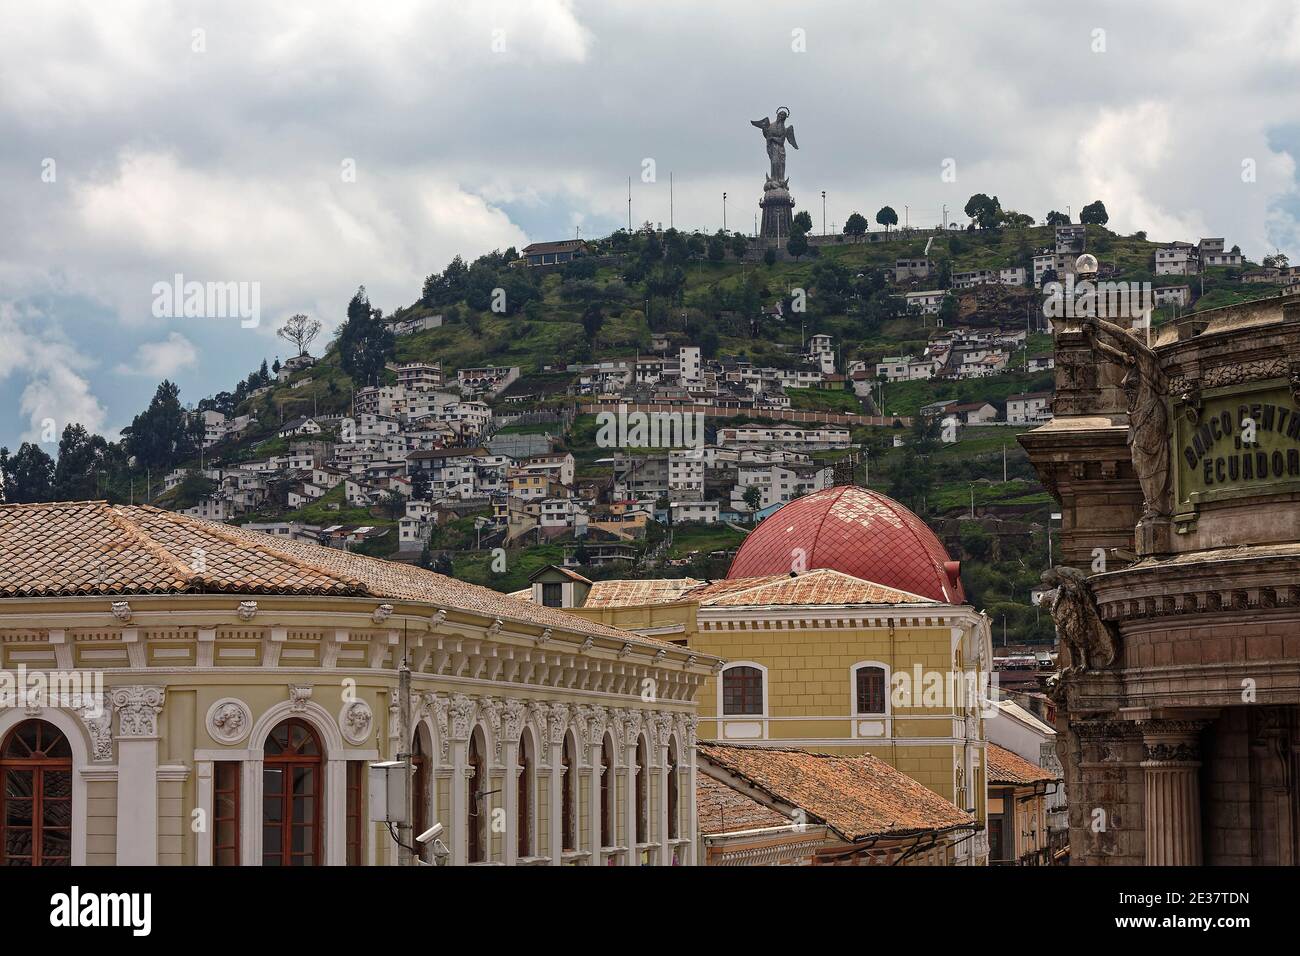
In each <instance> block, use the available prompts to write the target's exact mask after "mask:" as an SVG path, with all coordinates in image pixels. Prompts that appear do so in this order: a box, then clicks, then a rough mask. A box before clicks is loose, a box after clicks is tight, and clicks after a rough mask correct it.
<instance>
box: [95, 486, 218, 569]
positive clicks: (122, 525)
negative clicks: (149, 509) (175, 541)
mask: <svg viewBox="0 0 1300 956" xmlns="http://www.w3.org/2000/svg"><path fill="white" fill-rule="evenodd" d="M94 504H95V508H94V509H92V510H98V511H103V512H105V513H106V514H107V515H108V520H109V521H110V522H112V524H113V525H114V526H115V527H116V528H118V529H119V530H121V531H122V532H123V533H124V534H126V535H127V536H128V537H130V538H132V539H133V540H134V541H135V543H136V544H138V545H139V546H140V547H142V548H144V550H145V551H148V552H149V553H150V554H152V555H153V556H154V557H155V558H157V559H158V560H159V561H161V562H163V563H164V564H166V565H169V566H170V567H171V570H172V571H174V572H175V573H176V575H177V576H178V577H179V578H180V579H181V580H182V581H183V582H184V586H185V587H186V588H189V587H193V586H196V585H199V584H202V583H203V576H202V575H201V574H199V573H198V572H197V571H195V570H194V569H193V568H192V567H190V566H189V565H188V564H186V563H185V562H184V561H182V560H181V559H180V558H178V557H177V556H176V555H174V554H172V553H171V552H170V551H168V550H167V549H166V548H164V547H163V546H162V545H161V544H159V543H158V542H157V541H155V540H154V539H153V538H152V537H150V536H149V535H148V533H146V532H145V530H144V529H143V528H141V527H140V526H139V525H137V524H136V523H135V522H134V521H132V520H131V518H130V517H129V516H127V515H125V514H123V513H122V512H121V511H119V510H118V506H115V505H110V504H108V503H107V502H104V503H103V504H100V503H98V502H95V503H94ZM140 507H146V506H144V505H141V506H140Z"/></svg>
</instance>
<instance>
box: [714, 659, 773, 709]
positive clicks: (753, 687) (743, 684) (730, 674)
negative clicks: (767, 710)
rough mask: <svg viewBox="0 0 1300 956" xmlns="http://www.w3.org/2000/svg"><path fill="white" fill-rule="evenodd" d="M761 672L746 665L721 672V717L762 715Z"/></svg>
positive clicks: (739, 665) (735, 666) (734, 666)
mask: <svg viewBox="0 0 1300 956" xmlns="http://www.w3.org/2000/svg"><path fill="white" fill-rule="evenodd" d="M763 676H764V675H763V671H762V669H761V668H758V667H754V666H751V665H747V664H736V665H733V666H731V667H728V668H727V669H726V670H724V671H723V672H722V716H724V717H761V716H762V715H763Z"/></svg>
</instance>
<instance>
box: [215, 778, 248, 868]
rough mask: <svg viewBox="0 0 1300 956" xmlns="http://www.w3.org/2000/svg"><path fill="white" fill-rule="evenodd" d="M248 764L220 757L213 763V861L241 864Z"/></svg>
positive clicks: (234, 864)
mask: <svg viewBox="0 0 1300 956" xmlns="http://www.w3.org/2000/svg"><path fill="white" fill-rule="evenodd" d="M243 769H244V765H243V764H241V763H240V762H239V761H237V760H218V761H217V762H216V763H214V764H213V765H212V865H213V866H239V790H240V786H239V784H240V777H241V776H242V773H243Z"/></svg>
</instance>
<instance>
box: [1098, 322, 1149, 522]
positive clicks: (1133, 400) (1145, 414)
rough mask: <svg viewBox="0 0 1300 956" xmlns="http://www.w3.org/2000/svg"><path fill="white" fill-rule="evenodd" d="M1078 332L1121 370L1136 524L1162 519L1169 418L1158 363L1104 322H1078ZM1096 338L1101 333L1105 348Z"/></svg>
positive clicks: (1141, 345)
mask: <svg viewBox="0 0 1300 956" xmlns="http://www.w3.org/2000/svg"><path fill="white" fill-rule="evenodd" d="M1083 331H1084V334H1086V335H1087V336H1088V341H1089V342H1090V343H1091V344H1092V347H1093V348H1094V349H1096V350H1097V351H1098V352H1100V353H1101V354H1102V355H1104V356H1106V357H1107V358H1109V359H1111V360H1112V361H1115V362H1118V363H1119V364H1121V365H1123V366H1124V367H1125V368H1126V369H1127V371H1126V372H1125V374H1124V382H1123V387H1124V394H1125V395H1127V396H1128V444H1129V451H1130V454H1131V455H1132V456H1133V470H1134V471H1136V472H1137V475H1138V483H1139V484H1141V486H1142V497H1143V499H1144V509H1145V510H1144V511H1143V514H1142V518H1143V520H1144V521H1149V520H1151V519H1153V518H1158V517H1161V516H1164V515H1168V514H1169V511H1170V503H1169V413H1168V411H1167V410H1166V408H1165V397H1166V395H1167V394H1168V391H1169V382H1168V379H1167V378H1166V377H1165V373H1164V370H1163V369H1161V368H1160V358H1159V356H1157V355H1156V353H1155V350H1154V349H1152V348H1151V347H1150V346H1148V345H1145V344H1144V343H1142V342H1140V341H1139V340H1138V338H1137V336H1136V335H1134V334H1133V333H1132V332H1131V331H1130V330H1128V329H1125V328H1123V327H1121V326H1118V325H1116V324H1115V323H1113V322H1107V321H1106V320H1105V319H1098V318H1088V319H1084V321H1083ZM1098 333H1104V335H1105V336H1106V338H1107V339H1109V340H1110V342H1107V341H1104V340H1103V339H1102V338H1101V337H1100V336H1099V334H1098ZM1111 342H1113V343H1114V344H1113V345H1112V344H1110V343H1111Z"/></svg>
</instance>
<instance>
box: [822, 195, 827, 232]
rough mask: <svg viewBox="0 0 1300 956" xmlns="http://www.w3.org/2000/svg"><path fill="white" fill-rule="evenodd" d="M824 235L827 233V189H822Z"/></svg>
mask: <svg viewBox="0 0 1300 956" xmlns="http://www.w3.org/2000/svg"><path fill="white" fill-rule="evenodd" d="M822 235H823V236H825V235H826V190H824V189H823V190H822Z"/></svg>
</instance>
